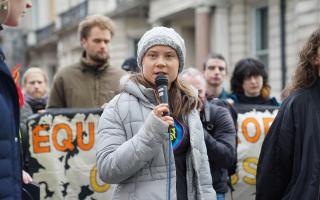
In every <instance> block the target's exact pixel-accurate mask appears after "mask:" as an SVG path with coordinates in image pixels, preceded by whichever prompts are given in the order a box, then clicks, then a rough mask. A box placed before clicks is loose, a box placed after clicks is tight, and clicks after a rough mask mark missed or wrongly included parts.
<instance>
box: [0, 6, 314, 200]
mask: <svg viewBox="0 0 320 200" xmlns="http://www.w3.org/2000/svg"><path fill="white" fill-rule="evenodd" d="M0 4H1V5H0V22H1V24H4V25H8V26H16V25H17V24H18V23H19V19H20V17H21V16H22V15H23V13H24V12H25V9H26V8H30V7H31V3H30V2H28V1H26V0H8V1H4V2H1V3H0ZM114 26H115V25H114V22H113V21H112V20H111V19H110V18H108V17H106V16H102V15H93V16H88V17H86V18H85V19H84V20H83V21H82V22H81V23H80V24H79V28H78V33H79V37H80V44H81V46H82V48H83V53H82V55H81V57H80V58H79V62H77V63H76V64H74V65H72V66H64V67H62V68H61V69H60V70H59V71H58V72H57V74H56V75H55V76H54V80H53V83H52V86H51V88H49V81H48V76H47V74H46V72H45V71H44V70H43V69H41V68H39V67H37V66H34V67H29V68H28V69H27V70H26V71H25V72H24V74H23V77H22V93H23V96H24V100H25V103H24V105H23V106H20V105H19V95H18V89H17V87H16V84H15V82H14V80H13V78H12V76H11V74H10V71H9V68H8V67H7V66H6V64H5V62H4V61H5V56H4V53H2V51H1V52H0V109H1V112H0V121H1V123H0V130H1V134H0V142H1V144H2V147H3V150H2V151H1V153H0V171H1V173H0V198H1V199H21V198H22V195H21V191H22V190H21V185H22V183H25V184H28V183H30V182H32V181H33V179H32V177H31V176H30V175H29V174H28V159H29V158H28V153H27V151H28V149H27V147H26V146H27V143H28V141H29V140H28V137H29V135H28V130H27V127H26V122H27V119H28V117H29V116H31V115H32V114H37V113H40V114H41V113H45V112H46V111H47V110H48V109H54V108H101V109H103V113H102V115H101V117H100V120H99V125H98V129H97V138H96V144H95V145H96V149H97V150H96V163H97V171H98V173H99V176H100V178H101V180H102V181H104V182H105V183H109V184H116V185H117V186H116V189H115V190H114V193H113V199H121V200H125V199H139V200H143V199H146V200H150V199H177V200H186V199H189V200H202V199H203V200H209V199H211V200H212V199H217V200H224V199H225V196H226V193H227V192H228V190H230V186H231V184H230V175H231V174H232V173H235V171H236V162H237V129H238V127H237V106H238V105H255V106H259V105H266V106H280V108H279V113H278V114H277V116H276V119H275V121H274V122H273V123H272V125H271V128H270V130H269V132H268V134H267V136H266V139H265V140H264V143H263V146H262V149H261V154H260V157H259V163H258V169H257V187H256V199H257V200H264V199H266V200H267V199H268V200H269V199H275V200H277V199H315V198H318V197H319V196H320V195H319V194H320V187H319V185H320V176H319V175H318V174H319V173H320V172H319V159H318V156H317V155H319V153H320V136H319V133H318V132H319V130H320V110H319V106H318V102H320V92H319V91H320V89H319V88H320V78H319V77H320V51H319V47H320V29H317V30H316V31H315V32H314V33H313V34H312V35H311V36H310V38H309V40H308V41H307V42H306V44H305V47H304V48H303V49H302V51H301V52H300V58H299V62H298V65H297V68H296V72H295V74H294V76H293V81H292V84H290V85H288V87H287V88H286V89H285V90H284V93H285V95H284V97H285V98H284V101H283V103H281V104H280V103H279V101H277V100H276V98H274V97H271V96H270V94H271V88H270V85H269V83H268V72H267V71H266V66H264V64H263V63H262V62H261V61H259V60H258V59H255V58H250V57H248V58H243V59H241V60H239V61H238V62H237V63H236V64H235V67H234V70H233V72H232V75H231V81H230V86H231V90H230V92H229V91H228V89H227V88H226V87H225V85H226V77H227V74H228V72H229V70H230V66H228V64H227V61H226V59H225V58H224V56H223V55H221V54H217V53H211V54H209V55H208V57H207V58H206V59H205V60H204V64H203V70H202V71H200V70H199V67H198V68H195V67H189V68H186V67H185V58H186V47H185V42H184V39H183V38H182V37H181V36H180V35H179V33H177V32H176V31H175V30H174V29H173V28H168V27H153V28H151V29H150V30H148V31H146V32H145V33H144V34H143V36H142V37H141V39H140V41H139V43H138V48H137V57H130V58H128V59H126V60H125V61H124V63H123V64H122V66H121V68H122V69H121V68H120V67H118V68H117V67H115V66H111V65H110V56H109V48H110V44H111V41H112V38H113V35H114V32H115V27H114ZM159 77H162V78H163V77H164V80H165V81H164V83H165V84H166V85H165V91H161V92H159V91H158V89H157V87H158V83H157V81H156V79H158V78H159ZM120 80H121V81H120ZM163 93H164V94H163ZM162 95H167V97H168V101H163V98H162ZM20 98H21V97H20ZM20 149H22V151H21V150H20ZM7 185H10V187H6V186H7Z"/></svg>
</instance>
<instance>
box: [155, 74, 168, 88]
mask: <svg viewBox="0 0 320 200" xmlns="http://www.w3.org/2000/svg"><path fill="white" fill-rule="evenodd" d="M160 85H166V86H168V79H167V77H166V76H165V75H164V74H159V75H158V76H157V77H156V86H157V87H158V86H160Z"/></svg>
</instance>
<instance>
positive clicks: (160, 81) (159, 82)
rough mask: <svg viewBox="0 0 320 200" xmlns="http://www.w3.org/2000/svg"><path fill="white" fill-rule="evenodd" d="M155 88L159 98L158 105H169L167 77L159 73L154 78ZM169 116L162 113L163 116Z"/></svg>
mask: <svg viewBox="0 0 320 200" xmlns="http://www.w3.org/2000/svg"><path fill="white" fill-rule="evenodd" d="M155 82H156V87H157V92H158V95H159V97H160V103H166V104H169V98H168V79H167V77H166V76H165V75H164V74H162V73H160V74H159V75H157V77H156V81H155ZM166 115H170V112H169V113H163V116H166Z"/></svg>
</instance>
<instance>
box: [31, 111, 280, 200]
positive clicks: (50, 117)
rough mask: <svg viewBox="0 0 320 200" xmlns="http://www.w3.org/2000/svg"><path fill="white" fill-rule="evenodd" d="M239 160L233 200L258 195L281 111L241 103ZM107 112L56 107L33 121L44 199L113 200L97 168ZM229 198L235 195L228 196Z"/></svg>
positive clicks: (34, 156) (34, 171)
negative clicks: (266, 148)
mask: <svg viewBox="0 0 320 200" xmlns="http://www.w3.org/2000/svg"><path fill="white" fill-rule="evenodd" d="M236 110H237V111H238V149H237V152H238V164H237V173H236V174H235V175H234V176H233V177H232V184H233V186H234V188H235V191H234V192H233V193H232V195H233V200H251V199H255V184H256V169H257V163H258V158H259V154H260V149H261V146H262V143H263V140H264V138H265V135H266V133H267V131H268V130H269V128H270V125H271V123H272V122H273V120H274V118H275V116H276V114H277V112H278V108H277V107H271V106H257V105H255V106H253V105H246V106H245V105H241V106H237V107H236ZM101 113H102V110H100V109H97V110H92V109H81V110H80V109H53V110H48V111H47V112H46V113H43V114H41V115H35V116H33V117H32V118H31V119H30V120H28V124H27V125H28V130H29V152H30V156H31V159H30V172H31V175H32V176H33V178H34V181H35V182H36V183H38V184H39V185H40V195H41V196H40V199H50V200H53V199H80V200H82V199H97V200H99V199H111V196H112V191H113V187H112V186H111V185H109V184H105V183H103V182H102V181H101V180H100V179H99V177H98V175H97V170H96V167H95V163H96V159H95V151H96V149H95V140H96V134H97V125H98V120H99V117H100V115H101ZM226 199H231V195H230V194H227V195H226Z"/></svg>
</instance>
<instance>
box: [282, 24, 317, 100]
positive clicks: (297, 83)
mask: <svg viewBox="0 0 320 200" xmlns="http://www.w3.org/2000/svg"><path fill="white" fill-rule="evenodd" d="M319 46H320V27H319V28H318V29H317V30H315V31H314V32H313V33H312V34H311V36H310V37H309V39H308V40H307V42H306V44H305V45H304V47H303V48H302V50H301V51H300V53H299V62H298V65H297V68H296V70H295V72H294V75H293V77H292V83H291V84H290V85H289V86H288V87H287V88H286V90H287V93H288V95H289V94H291V93H292V92H294V91H296V90H299V89H303V88H307V87H310V86H312V85H313V84H314V83H315V82H316V80H317V79H318V77H319V66H318V65H316V64H315V63H314V62H315V59H316V57H317V56H318V55H319Z"/></svg>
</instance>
